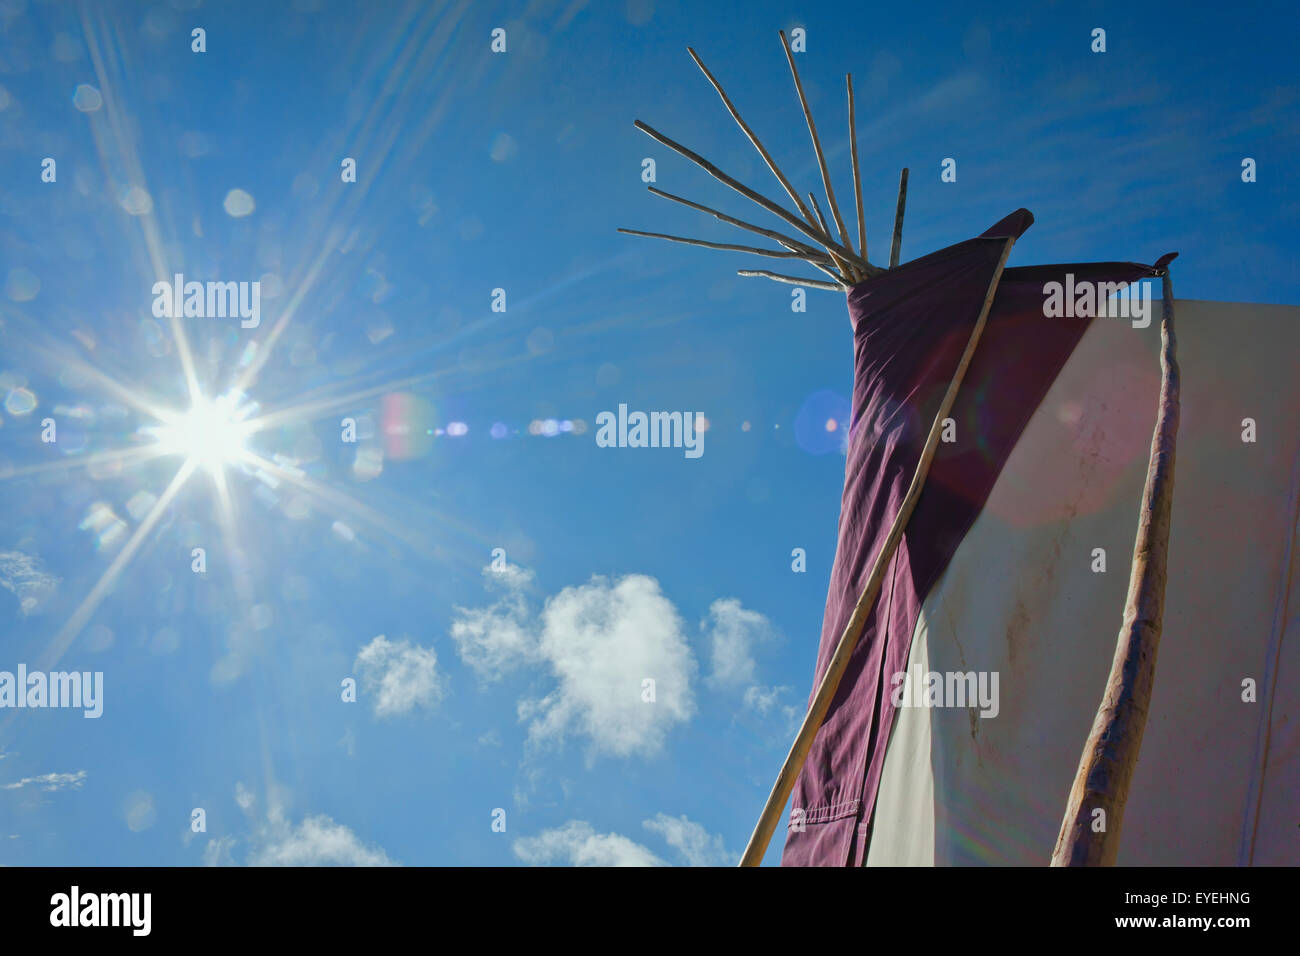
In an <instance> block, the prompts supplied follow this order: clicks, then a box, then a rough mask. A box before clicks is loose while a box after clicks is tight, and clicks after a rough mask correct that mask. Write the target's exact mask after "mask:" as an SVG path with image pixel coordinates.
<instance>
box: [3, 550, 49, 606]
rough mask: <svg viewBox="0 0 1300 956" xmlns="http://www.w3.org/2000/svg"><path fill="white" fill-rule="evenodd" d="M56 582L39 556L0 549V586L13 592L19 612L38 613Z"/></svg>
mask: <svg viewBox="0 0 1300 956" xmlns="http://www.w3.org/2000/svg"><path fill="white" fill-rule="evenodd" d="M58 583H59V579H58V578H56V577H54V576H53V575H52V574H50V573H49V572H47V571H46V570H45V568H44V566H43V565H42V564H41V561H40V559H39V558H37V557H35V556H33V555H30V554H24V553H23V552H21V551H0V587H3V588H5V589H6V590H8V591H12V592H13V593H14V595H15V596H16V597H17V598H18V609H19V611H20V612H21V613H23V614H35V613H38V612H39V611H40V610H41V609H42V607H43V605H44V604H45V603H46V601H47V600H48V599H49V597H50V596H51V595H52V594H53V593H54V588H55V586H56V585H57V584H58Z"/></svg>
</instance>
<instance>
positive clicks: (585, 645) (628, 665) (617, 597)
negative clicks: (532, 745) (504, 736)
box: [520, 574, 695, 756]
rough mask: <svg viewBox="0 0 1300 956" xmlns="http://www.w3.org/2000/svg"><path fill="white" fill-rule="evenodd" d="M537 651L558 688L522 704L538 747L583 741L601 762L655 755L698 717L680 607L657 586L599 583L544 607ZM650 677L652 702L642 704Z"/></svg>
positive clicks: (638, 577) (635, 581)
mask: <svg viewBox="0 0 1300 956" xmlns="http://www.w3.org/2000/svg"><path fill="white" fill-rule="evenodd" d="M538 647H539V651H540V653H541V655H542V656H543V657H544V658H545V659H546V661H547V663H548V664H549V666H550V669H551V671H552V672H553V674H554V675H555V677H556V679H557V681H558V682H559V683H558V686H557V687H556V688H555V690H553V691H552V692H551V693H550V694H548V695H547V696H546V697H544V698H542V699H541V700H538V701H529V702H522V703H521V704H520V716H521V717H532V718H533V720H532V723H531V724H530V725H529V728H528V736H529V740H530V741H533V742H542V741H547V740H556V741H561V740H563V739H564V737H565V735H566V734H568V733H578V734H581V735H583V736H585V737H587V738H588V739H589V740H590V741H591V745H592V753H593V755H594V754H595V753H597V752H605V753H611V754H615V755H618V756H630V755H632V754H638V753H639V754H645V755H652V754H655V753H657V752H658V751H659V750H660V749H661V748H662V747H663V743H664V739H665V737H666V736H667V734H668V732H669V730H671V729H672V727H673V726H674V725H676V724H679V723H684V722H685V721H687V720H689V719H690V717H691V715H692V714H693V713H694V710H695V701H694V698H693V696H692V690H691V678H692V677H693V675H694V672H695V659H694V658H693V657H692V656H691V649H690V646H689V645H688V644H687V642H686V637H685V635H684V634H683V633H682V624H681V618H680V617H679V616H678V614H677V609H676V608H675V607H673V604H672V602H671V601H669V600H668V599H667V598H666V597H664V595H663V593H662V592H661V591H660V590H659V582H658V581H656V580H655V579H654V578H651V577H647V576H646V575H643V574H632V575H628V576H627V577H624V578H621V579H619V580H618V581H617V582H614V583H611V582H610V581H609V580H607V579H606V578H604V577H601V576H599V575H596V576H593V577H592V579H591V580H590V582H588V583H587V584H585V585H582V586H581V587H570V588H565V589H564V590H563V591H561V592H560V593H559V594H557V595H555V596H554V597H552V598H551V599H550V600H548V601H547V602H546V608H545V609H544V610H543V611H542V618H541V640H540V641H539V645H538ZM647 679H650V680H653V681H654V700H653V702H647V701H646V700H645V699H643V694H644V690H643V684H642V682H643V681H645V680H647Z"/></svg>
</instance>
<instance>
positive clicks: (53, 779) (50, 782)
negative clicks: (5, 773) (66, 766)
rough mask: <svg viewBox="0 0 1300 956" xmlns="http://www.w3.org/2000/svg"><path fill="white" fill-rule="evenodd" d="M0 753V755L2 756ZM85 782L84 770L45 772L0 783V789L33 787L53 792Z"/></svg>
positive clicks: (71, 788)
mask: <svg viewBox="0 0 1300 956" xmlns="http://www.w3.org/2000/svg"><path fill="white" fill-rule="evenodd" d="M3 756H4V755H3V754H0V757H3ZM85 782H86V771H84V770H78V771H77V772H76V773H46V774H41V775H40V776H38V777H23V779H21V780H19V781H17V782H15V783H0V790H21V789H23V787H35V788H36V789H37V790H44V791H45V792H46V793H53V792H55V791H56V790H80V789H81V785H82V784H83V783H85Z"/></svg>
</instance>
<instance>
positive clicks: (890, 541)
mask: <svg viewBox="0 0 1300 956" xmlns="http://www.w3.org/2000/svg"><path fill="white" fill-rule="evenodd" d="M1015 241H1016V240H1015V237H1014V236H1013V237H1011V238H1008V239H1007V241H1006V244H1005V245H1004V246H1003V247H1002V255H1001V257H1000V258H999V259H998V264H997V268H995V269H994V270H993V277H992V278H991V279H990V280H989V288H988V292H987V293H986V294H985V296H984V305H983V307H981V309H980V314H979V318H978V319H977V320H976V322H975V328H974V329H972V330H971V335H970V340H969V341H968V342H967V343H966V350H965V351H964V352H963V353H962V356H961V360H960V361H959V362H958V363H957V370H956V371H955V372H953V376H952V381H951V382H950V383H949V384H948V391H947V392H945V393H944V396H943V401H942V402H940V404H939V411H938V412H936V413H935V416H934V422H933V424H931V426H930V434H929V435H928V436H927V437H926V440H925V447H924V448H923V449H922V451H921V458H920V460H919V461H918V462H917V465H916V473H915V474H913V475H912V483H911V485H909V486H908V489H907V495H906V496H905V497H904V498H903V503H902V506H901V507H900V508H899V510H898V515H897V516H896V517H895V518H894V523H893V525H891V526H890V529H889V535H888V537H886V538H885V542H884V544H883V545H882V546H881V548H880V553H879V554H877V555H876V560H875V562H874V563H873V564H872V565H871V571H870V573H869V574H868V576H867V579H866V583H865V584H864V585H863V587H862V593H861V595H860V596H859V597H858V603H857V605H856V606H855V607H854V608H853V615H852V617H850V618H849V622H848V624H846V625H845V627H844V632H843V633H842V634H841V635H840V640H839V643H838V644H836V646H835V652H834V653H833V654H832V655H831V659H830V663H829V664H828V665H827V667H826V673H825V674H823V675H822V679H821V683H820V684H818V685H817V692H816V693H815V694H814V695H813V700H812V704H811V705H810V706H809V707H808V713H807V714H805V715H804V719H803V724H802V725H800V727H799V733H798V734H797V735H796V736H795V739H794V743H793V744H792V745H791V747H790V753H789V754H788V755H787V756H786V758H785V763H784V764H783V765H782V766H781V772H780V773H779V774H777V777H776V783H775V784H774V785H773V787H772V792H771V794H770V795H769V796H768V798H767V803H766V805H764V807H763V812H762V814H761V815H760V816H759V818H758V824H757V825H756V826H755V827H754V833H753V835H752V836H750V838H749V845H748V846H746V847H745V854H744V856H742V857H741V859H740V865H741V866H758V865H759V864H760V863H762V862H763V855H764V854H765V853H766V852H767V845H768V843H770V842H771V840H772V833H773V831H775V830H776V825H777V823H778V822H779V819H780V816H781V811H782V810H784V809H785V802H786V800H788V799H789V798H790V791H791V790H793V789H794V784H795V780H797V779H798V777H799V773H800V771H802V770H803V765H804V761H805V760H807V759H808V751H809V750H810V749H812V745H813V740H814V739H816V737H817V731H818V730H819V729H821V725H822V721H824V720H825V719H826V712H827V710H829V709H830V705H831V699H832V698H833V697H834V696H835V691H836V690H837V689H838V688H839V685H840V679H841V678H842V677H843V676H844V671H845V669H846V668H847V667H848V664H849V658H850V657H851V656H852V655H853V651H854V648H856V647H857V646H858V639H859V638H860V637H861V636H862V628H863V626H864V625H865V624H866V620H867V614H868V613H869V612H870V611H871V608H872V605H874V604H875V602H876V595H877V594H878V593H879V592H880V585H881V582H882V581H883V580H884V577H885V572H886V570H888V568H889V562H890V561H891V560H892V559H893V557H894V552H895V551H897V550H898V544H899V542H900V541H901V540H902V538H903V532H904V530H906V528H907V521H908V519H909V518H911V516H912V512H913V511H914V510H915V508H916V502H917V500H918V499H919V498H920V497H921V491H922V490H923V489H924V487H925V479H926V477H927V476H928V475H929V474H930V465H931V464H932V463H933V462H934V454H935V450H936V449H937V448H938V446H939V436H940V434H941V433H942V431H943V420H944V419H945V418H947V417H948V412H949V411H950V410H951V409H952V404H953V402H954V401H955V400H956V398H957V392H958V390H959V389H960V388H961V383H962V379H963V378H964V377H965V376H966V368H967V367H968V366H969V365H970V361H971V357H972V356H973V355H974V354H975V346H976V345H978V344H979V340H980V335H981V334H982V333H983V332H984V326H985V324H986V323H987V321H988V317H989V309H990V308H991V307H992V305H993V296H994V295H995V293H996V292H997V288H998V281H999V280H1000V279H1001V278H1002V270H1003V268H1004V267H1005V266H1006V264H1007V256H1009V255H1011V247H1012V246H1013V245H1014V244H1015Z"/></svg>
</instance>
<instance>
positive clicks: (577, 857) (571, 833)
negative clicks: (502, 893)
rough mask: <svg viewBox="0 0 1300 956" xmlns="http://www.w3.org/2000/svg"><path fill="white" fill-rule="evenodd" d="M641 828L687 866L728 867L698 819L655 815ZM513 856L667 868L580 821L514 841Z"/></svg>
mask: <svg viewBox="0 0 1300 956" xmlns="http://www.w3.org/2000/svg"><path fill="white" fill-rule="evenodd" d="M642 826H644V827H645V828H646V829H647V830H649V831H651V832H652V833H657V834H659V835H660V836H662V837H663V838H664V840H665V841H666V842H667V844H668V845H669V846H670V847H672V848H673V849H674V850H676V851H677V852H678V853H679V854H680V855H681V857H682V859H683V860H685V862H686V865H687V866H731V865H733V864H734V863H735V858H733V855H732V854H731V853H728V852H727V849H726V847H725V846H723V844H722V837H719V836H712V835H710V834H709V832H708V831H707V830H705V829H704V827H702V826H700V825H699V824H698V823H692V822H691V821H690V820H688V819H687V818H686V817H685V816H680V817H670V816H668V815H667V814H664V813H660V814H658V815H656V816H655V817H654V818H653V819H650V820H646V821H645V822H644V823H643V824H642ZM514 852H515V856H517V857H519V859H520V860H522V861H523V862H525V863H527V864H529V865H531V866H668V865H669V864H668V862H667V861H665V860H663V859H661V858H660V857H658V856H656V855H655V853H654V851H652V850H650V849H649V848H648V847H644V846H642V845H641V844H640V843H637V842H636V841H635V840H631V839H628V838H627V837H625V836H623V835H622V834H619V833H597V832H596V830H595V828H594V827H593V826H592V825H591V824H590V823H587V822H586V821H584V820H570V821H569V822H568V823H566V824H564V826H562V827H555V828H553V829H550V830H543V831H542V832H541V833H540V834H538V835H537V836H535V837H523V838H521V839H519V840H516V841H515V844H514Z"/></svg>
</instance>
